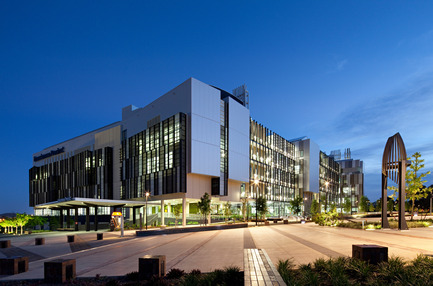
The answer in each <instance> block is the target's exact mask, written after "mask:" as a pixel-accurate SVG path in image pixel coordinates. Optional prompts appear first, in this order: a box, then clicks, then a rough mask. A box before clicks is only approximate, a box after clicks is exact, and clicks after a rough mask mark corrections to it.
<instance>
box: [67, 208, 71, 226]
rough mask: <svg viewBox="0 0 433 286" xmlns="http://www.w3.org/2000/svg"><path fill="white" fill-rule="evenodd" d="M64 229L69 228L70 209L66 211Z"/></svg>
mask: <svg viewBox="0 0 433 286" xmlns="http://www.w3.org/2000/svg"><path fill="white" fill-rule="evenodd" d="M66 227H67V228H70V227H71V209H66Z"/></svg>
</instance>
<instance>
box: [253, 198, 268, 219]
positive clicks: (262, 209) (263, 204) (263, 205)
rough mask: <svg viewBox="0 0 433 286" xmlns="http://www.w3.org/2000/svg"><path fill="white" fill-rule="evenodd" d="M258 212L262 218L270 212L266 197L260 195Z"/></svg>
mask: <svg viewBox="0 0 433 286" xmlns="http://www.w3.org/2000/svg"><path fill="white" fill-rule="evenodd" d="M256 212H257V213H258V215H259V216H260V218H262V219H264V218H265V216H266V214H267V213H268V205H267V200H266V198H264V197H258V198H257V199H256Z"/></svg>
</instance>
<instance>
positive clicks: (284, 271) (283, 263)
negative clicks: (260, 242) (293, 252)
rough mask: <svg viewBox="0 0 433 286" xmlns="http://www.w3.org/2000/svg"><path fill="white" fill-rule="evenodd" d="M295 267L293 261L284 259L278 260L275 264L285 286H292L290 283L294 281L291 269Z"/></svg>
mask: <svg viewBox="0 0 433 286" xmlns="http://www.w3.org/2000/svg"><path fill="white" fill-rule="evenodd" d="M294 267H295V263H294V262H293V259H286V260H278V264H277V270H278V273H280V275H281V278H283V280H284V282H285V283H286V284H287V285H292V284H291V283H292V281H294V280H296V279H294V278H295V276H294V271H293V268H294Z"/></svg>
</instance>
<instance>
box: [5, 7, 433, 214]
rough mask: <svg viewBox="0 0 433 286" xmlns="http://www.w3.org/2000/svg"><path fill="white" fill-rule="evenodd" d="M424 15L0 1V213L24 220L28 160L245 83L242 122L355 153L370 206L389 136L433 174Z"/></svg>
mask: <svg viewBox="0 0 433 286" xmlns="http://www.w3.org/2000/svg"><path fill="white" fill-rule="evenodd" d="M432 15H433V2H432V1H185V0H184V1H1V2H0V96H1V105H0V106H1V107H0V111H1V112H0V122H1V134H2V135H1V143H0V146H1V150H2V155H1V164H0V183H1V184H0V192H1V200H0V213H5V212H27V213H32V212H33V211H32V209H31V208H29V207H28V203H29V201H28V170H29V168H31V167H32V154H33V153H35V152H38V151H40V150H42V149H43V148H46V147H49V146H51V145H54V144H56V143H59V142H61V141H64V140H67V139H70V138H72V137H75V136H78V135H81V134H83V133H85V132H88V131H91V130H94V129H97V128H99V127H102V126H105V125H107V124H110V123H112V122H115V121H118V120H121V109H122V107H125V106H127V105H130V104H134V105H136V106H139V107H142V106H145V105H147V104H148V103H150V102H151V101H153V100H155V99H156V98H158V97H159V96H161V95H162V94H164V93H165V92H167V91H169V90H170V89H172V88H174V87H175V86H177V85H178V84H180V83H182V82H183V81H185V80H186V79H187V78H189V77H194V78H197V79H198V80H201V81H203V82H205V83H208V84H211V85H214V86H217V87H219V88H222V89H224V90H227V91H231V90H232V89H233V88H235V87H237V86H239V85H241V84H244V83H245V84H246V85H247V88H248V90H249V92H250V111H251V116H252V117H253V118H254V119H255V120H257V121H259V122H260V123H262V124H263V125H265V126H266V127H268V128H270V129H271V130H273V131H274V132H276V133H278V134H280V135H281V136H283V137H285V138H286V139H292V138H296V137H301V136H304V135H305V136H308V137H309V138H310V139H312V140H313V141H315V142H316V143H317V144H318V145H319V146H320V148H321V150H323V151H325V152H326V153H327V154H329V153H330V151H332V150H336V149H344V148H351V150H352V157H353V158H355V159H362V160H363V161H364V172H365V194H366V195H367V196H368V197H369V198H370V200H376V199H378V198H379V196H380V184H381V177H380V174H381V160H382V153H383V149H384V147H385V143H386V140H387V139H388V137H390V136H392V135H394V134H395V133H396V132H400V134H401V136H402V138H403V140H404V142H405V144H406V148H407V152H408V154H409V155H411V154H413V153H414V152H417V151H418V152H421V154H422V157H423V158H424V159H425V161H426V169H425V171H427V170H433V20H432ZM430 184H433V177H432V176H429V182H428V185H430Z"/></svg>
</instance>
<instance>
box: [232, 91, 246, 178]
mask: <svg viewBox="0 0 433 286" xmlns="http://www.w3.org/2000/svg"><path fill="white" fill-rule="evenodd" d="M249 151H250V111H249V110H248V109H247V108H246V107H244V106H243V105H241V104H240V103H238V102H237V101H235V100H234V99H232V98H229V179H232V180H237V181H242V182H249V167H250V158H249V153H250V152H249Z"/></svg>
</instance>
